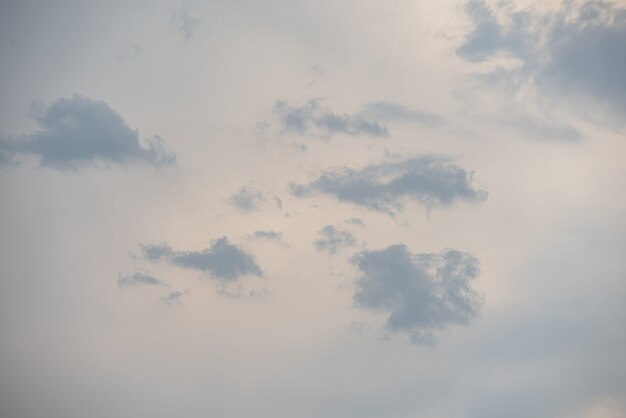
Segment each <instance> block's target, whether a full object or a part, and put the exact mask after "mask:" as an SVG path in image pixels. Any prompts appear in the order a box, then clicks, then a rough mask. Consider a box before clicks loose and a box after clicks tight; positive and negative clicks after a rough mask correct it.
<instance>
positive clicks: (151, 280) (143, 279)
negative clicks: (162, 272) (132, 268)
mask: <svg viewBox="0 0 626 418" xmlns="http://www.w3.org/2000/svg"><path fill="white" fill-rule="evenodd" d="M117 285H118V286H119V287H128V286H137V285H148V286H161V285H165V282H163V281H162V280H159V279H157V278H156V277H154V276H151V275H149V274H147V273H135V274H131V275H123V274H120V275H119V276H118V278H117Z"/></svg>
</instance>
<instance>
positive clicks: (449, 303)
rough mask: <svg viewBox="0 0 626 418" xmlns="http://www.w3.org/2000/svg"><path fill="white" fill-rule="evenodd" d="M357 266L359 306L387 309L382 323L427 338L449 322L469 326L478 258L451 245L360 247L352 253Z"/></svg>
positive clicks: (475, 303)
mask: <svg viewBox="0 0 626 418" xmlns="http://www.w3.org/2000/svg"><path fill="white" fill-rule="evenodd" d="M351 262H352V263H353V264H354V265H356V266H357V267H358V269H359V270H360V273H361V275H360V277H358V278H357V280H356V290H355V293H354V301H355V303H356V305H357V306H359V307H362V308H365V309H371V310H375V311H382V312H386V313H388V314H389V316H388V317H387V321H386V325H385V327H386V328H387V329H388V330H389V331H392V332H402V333H406V334H408V335H409V337H410V338H411V340H412V341H414V342H430V341H432V340H433V333H434V332H436V331H441V330H444V329H446V328H448V327H449V326H450V325H455V324H459V325H467V324H468V323H469V321H470V320H471V319H472V318H474V317H476V316H477V315H478V314H479V313H480V309H481V306H482V304H483V298H482V295H481V294H480V293H479V292H478V291H476V290H475V289H473V288H472V281H473V280H474V279H475V278H476V277H477V276H478V273H479V264H478V261H477V260H476V259H475V258H474V257H472V256H471V255H469V254H467V253H463V252H459V251H455V250H446V251H443V252H441V253H439V254H430V253H426V254H414V253H411V252H410V251H409V250H408V249H407V247H406V246H405V245H392V246H389V247H387V248H385V249H382V250H378V251H363V252H361V253H359V254H357V255H355V256H354V257H352V258H351Z"/></svg>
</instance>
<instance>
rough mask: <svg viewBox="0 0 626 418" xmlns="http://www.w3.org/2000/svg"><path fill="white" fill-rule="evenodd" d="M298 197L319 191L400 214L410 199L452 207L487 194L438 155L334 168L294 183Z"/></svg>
mask: <svg viewBox="0 0 626 418" xmlns="http://www.w3.org/2000/svg"><path fill="white" fill-rule="evenodd" d="M291 191H292V193H293V194H294V195H295V196H298V197H304V196H309V195H312V194H315V193H324V194H328V195H331V196H334V197H335V198H337V199H338V200H340V201H342V202H349V203H353V204H355V205H359V206H363V207H365V208H367V209H369V210H377V211H383V212H387V213H390V214H393V213H396V212H398V211H400V210H402V208H403V207H404V203H405V202H406V201H407V200H413V201H416V202H418V203H419V204H421V205H424V206H426V207H427V208H432V207H438V206H450V205H452V204H453V203H455V202H456V201H459V200H464V201H468V202H475V201H480V200H484V199H485V198H486V197H487V193H486V192H485V191H483V190H480V189H477V188H475V187H474V186H473V185H472V174H471V173H467V172H466V171H465V170H463V169H462V168H460V167H458V166H456V165H454V164H451V163H450V162H449V161H447V159H445V158H442V157H435V156H419V157H415V158H411V159H407V160H402V161H396V162H391V163H383V164H377V165H370V166H367V167H365V168H362V169H351V168H347V167H339V168H332V169H329V170H326V171H324V172H323V173H322V175H321V176H320V177H319V178H318V179H316V180H314V181H312V182H310V183H308V184H304V185H301V184H295V183H292V184H291Z"/></svg>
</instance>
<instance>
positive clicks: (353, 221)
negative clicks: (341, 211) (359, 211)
mask: <svg viewBox="0 0 626 418" xmlns="http://www.w3.org/2000/svg"><path fill="white" fill-rule="evenodd" d="M345 222H346V223H347V224H350V225H354V226H358V227H361V228H362V227H364V226H365V222H363V220H362V219H359V218H349V219H346V220H345Z"/></svg>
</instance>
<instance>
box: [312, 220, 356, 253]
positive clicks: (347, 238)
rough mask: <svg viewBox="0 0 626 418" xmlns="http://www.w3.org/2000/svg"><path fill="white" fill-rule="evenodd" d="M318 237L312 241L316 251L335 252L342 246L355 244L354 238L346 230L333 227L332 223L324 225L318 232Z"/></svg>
mask: <svg viewBox="0 0 626 418" xmlns="http://www.w3.org/2000/svg"><path fill="white" fill-rule="evenodd" d="M318 236H319V238H318V239H316V240H315V241H313V244H315V248H317V250H318V251H325V252H328V253H330V254H335V253H337V251H338V250H339V249H341V248H344V247H353V246H355V245H356V238H354V235H352V234H351V233H350V232H348V231H343V230H340V229H337V228H335V227H334V226H332V225H326V226H325V227H323V228H322V229H320V230H319V232H318Z"/></svg>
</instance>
